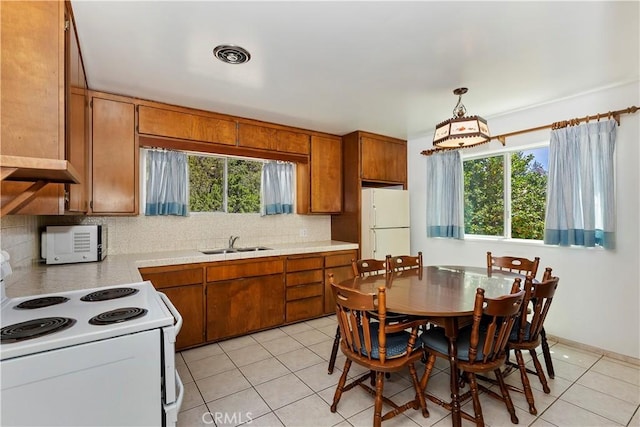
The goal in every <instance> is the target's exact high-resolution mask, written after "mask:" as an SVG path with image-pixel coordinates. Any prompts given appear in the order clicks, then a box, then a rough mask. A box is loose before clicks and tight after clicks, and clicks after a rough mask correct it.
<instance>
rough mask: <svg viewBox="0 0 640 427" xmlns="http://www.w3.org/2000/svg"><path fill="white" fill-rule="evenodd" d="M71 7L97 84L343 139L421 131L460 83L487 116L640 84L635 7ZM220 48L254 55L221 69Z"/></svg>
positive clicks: (80, 0)
mask: <svg viewBox="0 0 640 427" xmlns="http://www.w3.org/2000/svg"><path fill="white" fill-rule="evenodd" d="M72 6H73V9H74V14H75V18H76V25H77V29H78V34H79V38H80V47H81V51H82V55H83V59H84V65H85V70H86V73H87V76H88V83H89V87H90V88H91V89H95V90H102V91H107V92H112V93H118V94H123V95H129V96H135V97H139V98H144V99H150V100H155V101H161V102H167V103H171V104H178V105H183V106H188V107H193V108H200V109H204V110H209V111H216V112H220V113H226V114H232V115H236V116H242V117H248V118H254V119H259V120H264V121H269V122H275V123H281V124H285V125H290V126H297V127H301V128H305V129H313V130H317V131H323V132H329V133H332V134H338V135H343V134H345V133H348V132H351V131H353V130H358V129H360V130H366V131H370V132H374V133H380V134H384V135H389V136H395V137H399V138H403V139H404V138H414V137H417V136H421V135H424V134H425V133H427V132H431V131H432V129H433V127H434V125H435V124H436V123H437V122H440V121H442V120H444V119H446V118H448V117H450V116H451V115H452V113H451V111H452V109H453V107H454V105H455V103H456V101H457V97H456V96H454V95H453V93H452V91H453V89H455V88H457V87H461V86H465V87H468V88H469V93H467V94H466V95H465V96H464V97H463V102H464V104H465V106H466V107H467V110H468V114H478V115H481V116H483V117H485V118H488V119H490V118H491V117H492V116H496V115H499V114H502V113H505V112H509V111H513V110H517V109H521V108H524V107H528V106H532V105H537V104H541V103H545V102H548V101H551V100H554V99H558V98H564V97H567V96H572V95H577V94H579V93H583V92H587V91H590V90H594V89H598V88H602V87H606V86H610V85H616V84H621V83H627V82H630V81H636V80H638V79H639V76H640V71H639V68H640V65H639V63H640V47H639V45H640V35H639V27H640V18H639V14H640V12H639V10H640V3H639V2H637V1H631V2H610V1H606V2H591V1H589V2H575V1H574V2H543V1H536V2H519V1H517V2H513V1H512V2H444V1H443V2H431V1H422V2H417V1H413V2H397V1H388V2H363V1H356V2H346V1H345V2H334V1H332V2H329V1H319V2H307V1H299V2H271V1H259V2H244V1H233V2H217V1H85V0H72ZM218 44H235V45H239V46H242V47H244V48H245V49H247V50H249V52H250V53H251V60H250V61H249V62H248V63H246V64H243V65H230V64H225V63H222V62H220V61H219V60H217V59H215V58H213V55H212V50H213V48H214V47H215V46H216V45H218ZM567 116H568V117H571V112H567ZM490 124H491V123H489V125H490Z"/></svg>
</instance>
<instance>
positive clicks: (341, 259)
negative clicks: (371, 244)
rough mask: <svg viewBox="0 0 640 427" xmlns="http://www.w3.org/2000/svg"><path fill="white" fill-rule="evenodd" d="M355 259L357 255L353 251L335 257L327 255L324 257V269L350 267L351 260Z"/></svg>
mask: <svg viewBox="0 0 640 427" xmlns="http://www.w3.org/2000/svg"><path fill="white" fill-rule="evenodd" d="M356 258H357V255H356V252H355V251H353V252H346V253H339V254H335V255H327V256H326V257H324V266H325V267H326V268H329V267H339V266H343V265H351V260H352V259H356Z"/></svg>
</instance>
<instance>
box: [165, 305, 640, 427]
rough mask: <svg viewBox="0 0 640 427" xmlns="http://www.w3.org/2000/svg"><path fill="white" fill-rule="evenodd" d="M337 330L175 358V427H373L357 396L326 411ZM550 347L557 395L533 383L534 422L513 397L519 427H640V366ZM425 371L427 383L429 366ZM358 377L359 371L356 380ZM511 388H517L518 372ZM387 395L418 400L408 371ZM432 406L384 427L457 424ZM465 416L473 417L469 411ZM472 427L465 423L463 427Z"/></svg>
mask: <svg viewBox="0 0 640 427" xmlns="http://www.w3.org/2000/svg"><path fill="white" fill-rule="evenodd" d="M335 322H336V320H335V316H328V317H324V318H320V319H315V320H311V321H307V322H302V323H298V324H295V325H290V326H285V327H281V328H276V329H272V330H269V331H264V332H259V333H255V334H253V335H249V336H245V337H241V338H236V339H231V340H227V341H222V342H220V343H216V344H211V345H208V346H205V347H199V348H196V349H192V350H186V351H183V352H181V353H178V354H177V358H176V359H177V365H178V371H179V373H180V376H181V378H182V380H183V382H184V383H185V397H184V401H183V403H182V408H181V412H180V414H179V416H178V426H181V427H187V426H188V427H191V426H214V425H215V426H217V427H221V426H235V425H239V424H247V425H248V426H269V427H275V426H286V427H293V426H296V427H297V426H338V427H350V426H370V425H371V424H372V420H373V397H372V396H370V395H369V394H367V393H366V392H364V391H363V390H362V389H361V388H359V387H357V388H355V389H352V390H350V391H348V392H346V393H345V394H343V396H342V399H341V400H340V403H339V405H338V411H337V412H336V413H331V411H330V410H329V406H330V402H331V401H332V400H333V394H334V391H335V386H336V384H337V382H338V379H339V377H340V374H341V370H340V369H341V368H342V366H343V365H344V356H343V355H341V354H339V357H338V360H337V362H336V369H335V371H334V373H333V374H332V375H328V374H327V360H328V359H329V355H330V353H331V346H332V343H333V335H334V333H335V328H336V323H335ZM550 345H551V350H552V353H553V354H552V357H553V359H554V367H555V371H556V376H555V379H553V380H549V385H550V388H551V393H550V394H545V393H543V392H542V387H541V386H540V383H539V381H538V379H537V378H535V377H533V376H530V377H529V378H530V380H531V385H532V388H533V389H534V396H535V402H536V408H537V409H538V415H537V416H534V415H531V414H529V412H528V405H527V403H526V400H525V399H524V396H523V395H522V394H520V393H516V392H512V393H511V396H512V399H513V401H514V405H515V406H516V413H517V415H518V417H519V420H520V423H519V425H521V426H536V427H548V426H577V427H578V426H579V427H589V426H593V427H596V426H597V427H600V426H620V425H621V426H634V427H635V426H637V427H640V409H639V407H640V366H638V365H634V364H629V363H625V362H621V361H618V360H615V359H612V358H609V357H605V356H602V355H600V354H596V353H591V352H586V351H584V350H580V349H577V348H574V347H570V346H567V345H564V344H560V343H554V342H551V343H550ZM527 356H528V355H527ZM527 356H525V357H527ZM540 359H541V361H542V358H540ZM418 370H419V372H418V374H419V375H421V374H422V372H423V370H424V367H423V366H422V364H420V366H419V367H418ZM361 372H363V370H362V369H358V367H357V366H356V365H355V364H353V365H352V368H351V371H350V375H354V376H355V375H357V374H359V373H361ZM448 372H449V371H448V365H447V363H446V361H443V360H440V359H439V360H438V362H437V364H436V369H434V374H433V376H432V377H431V379H430V381H429V385H428V391H429V392H430V393H433V394H435V395H437V396H439V397H441V398H445V399H446V398H448V397H449V373H448ZM507 382H509V383H513V384H514V385H520V376H519V374H518V372H513V373H511V374H510V375H509V376H508V377H507ZM384 387H385V395H387V396H391V397H394V400H397V401H398V402H405V401H408V400H410V399H411V398H412V394H413V388H412V386H411V381H410V379H409V377H408V372H407V373H404V374H394V375H392V376H391V378H390V379H389V380H387V381H385V386H384ZM481 402H482V410H483V414H484V417H485V422H486V424H487V425H489V426H510V425H513V424H511V422H510V419H509V415H508V413H507V411H506V409H505V408H504V405H503V403H502V402H499V401H497V400H495V399H492V398H490V397H488V396H487V395H482V396H481ZM427 407H428V409H429V412H430V416H429V418H423V417H422V415H421V413H420V412H419V411H413V410H409V411H407V412H405V413H403V414H400V415H398V416H396V417H394V418H392V419H391V420H388V421H385V422H384V423H383V426H386V427H400V426H409V427H415V426H438V427H441V426H450V425H451V415H450V414H448V413H447V412H446V411H445V410H444V409H443V408H441V407H439V406H437V405H435V404H433V403H431V402H430V401H427ZM464 409H465V410H467V411H469V412H473V409H472V407H471V402H468V403H466V404H465V406H464ZM470 425H472V423H470V422H468V421H466V420H463V426H470Z"/></svg>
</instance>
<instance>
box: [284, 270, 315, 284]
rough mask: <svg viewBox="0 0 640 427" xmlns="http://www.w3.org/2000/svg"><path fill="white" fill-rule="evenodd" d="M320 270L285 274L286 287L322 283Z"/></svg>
mask: <svg viewBox="0 0 640 427" xmlns="http://www.w3.org/2000/svg"><path fill="white" fill-rule="evenodd" d="M322 276H323V274H322V270H308V271H298V272H295V273H287V286H296V285H304V284H307V283H322Z"/></svg>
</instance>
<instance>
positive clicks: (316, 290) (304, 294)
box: [287, 283, 324, 301]
mask: <svg viewBox="0 0 640 427" xmlns="http://www.w3.org/2000/svg"><path fill="white" fill-rule="evenodd" d="M323 287H324V285H323V284H322V283H314V284H311V285H301V286H291V287H288V288H287V301H294V300H298V299H302V298H310V297H318V296H322V288H323Z"/></svg>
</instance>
